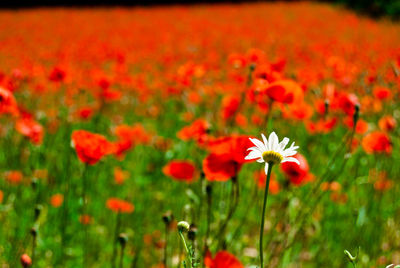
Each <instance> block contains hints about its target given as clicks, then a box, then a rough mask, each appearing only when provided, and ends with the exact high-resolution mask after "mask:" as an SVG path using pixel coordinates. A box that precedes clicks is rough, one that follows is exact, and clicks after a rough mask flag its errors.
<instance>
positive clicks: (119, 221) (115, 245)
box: [111, 212, 121, 267]
mask: <svg viewBox="0 0 400 268" xmlns="http://www.w3.org/2000/svg"><path fill="white" fill-rule="evenodd" d="M120 225H121V213H119V212H117V219H116V223H115V231H114V241H113V242H114V243H113V254H112V258H111V267H115V260H116V258H117V244H118V234H119V228H120Z"/></svg>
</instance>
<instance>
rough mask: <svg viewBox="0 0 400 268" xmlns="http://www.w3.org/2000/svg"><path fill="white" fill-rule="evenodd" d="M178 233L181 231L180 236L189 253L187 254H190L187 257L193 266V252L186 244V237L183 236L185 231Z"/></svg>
mask: <svg viewBox="0 0 400 268" xmlns="http://www.w3.org/2000/svg"><path fill="white" fill-rule="evenodd" d="M178 233H179V236H180V237H181V239H182V242H183V246H184V248H185V250H186V254H187V256H188V258H187V259H189V264H190V267H193V262H192V254H191V252H190V250H189V248H188V246H187V244H186V240H185V237H184V236H183V233H182V232H178Z"/></svg>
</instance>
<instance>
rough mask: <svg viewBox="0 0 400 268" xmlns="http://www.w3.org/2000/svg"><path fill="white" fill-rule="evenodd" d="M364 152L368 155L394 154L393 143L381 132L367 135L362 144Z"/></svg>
mask: <svg viewBox="0 0 400 268" xmlns="http://www.w3.org/2000/svg"><path fill="white" fill-rule="evenodd" d="M361 145H362V147H363V149H364V151H365V152H366V153H368V154H372V153H387V154H390V153H391V152H392V142H391V140H390V137H389V136H388V135H387V134H386V133H384V132H381V131H374V132H371V133H369V134H367V135H366V136H365V137H364V138H363V139H362V142H361Z"/></svg>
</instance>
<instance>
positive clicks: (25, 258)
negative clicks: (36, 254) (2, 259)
mask: <svg viewBox="0 0 400 268" xmlns="http://www.w3.org/2000/svg"><path fill="white" fill-rule="evenodd" d="M20 261H21V264H22V267H24V268H25V267H30V266H31V265H32V260H31V257H29V256H28V254H26V253H25V254H23V255H22V256H21V259H20Z"/></svg>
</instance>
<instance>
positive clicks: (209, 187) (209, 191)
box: [206, 184, 212, 196]
mask: <svg viewBox="0 0 400 268" xmlns="http://www.w3.org/2000/svg"><path fill="white" fill-rule="evenodd" d="M206 193H207V195H209V196H210V195H211V194H212V186H211V184H207V186H206Z"/></svg>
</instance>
